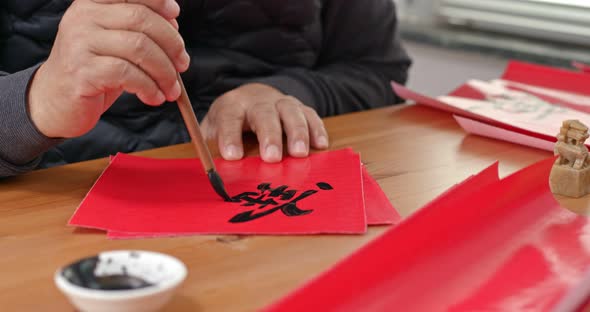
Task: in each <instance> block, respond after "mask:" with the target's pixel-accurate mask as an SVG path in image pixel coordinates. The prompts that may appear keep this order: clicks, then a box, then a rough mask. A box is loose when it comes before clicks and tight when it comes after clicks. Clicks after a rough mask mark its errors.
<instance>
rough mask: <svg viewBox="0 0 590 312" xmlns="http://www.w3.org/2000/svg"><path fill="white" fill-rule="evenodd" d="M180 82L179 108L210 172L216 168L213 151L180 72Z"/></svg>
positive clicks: (202, 161)
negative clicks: (210, 150)
mask: <svg viewBox="0 0 590 312" xmlns="http://www.w3.org/2000/svg"><path fill="white" fill-rule="evenodd" d="M178 83H179V84H180V90H181V93H180V97H179V98H178V100H177V103H178V108H179V109H180V114H182V119H184V123H185V124H186V128H187V130H188V133H189V135H190V137H191V141H192V143H193V146H194V147H195V149H196V150H197V154H199V158H200V159H201V163H202V164H203V167H204V168H205V171H206V172H209V171H211V170H215V163H214V162H213V158H211V153H210V152H209V148H208V147H207V144H206V143H205V139H204V138H203V134H202V133H201V128H199V122H198V121H197V116H196V115H195V111H194V110H193V106H192V105H191V101H190V99H189V98H188V94H187V93H186V89H185V87H184V83H183V82H182V78H181V77H180V74H178Z"/></svg>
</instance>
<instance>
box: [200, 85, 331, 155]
mask: <svg viewBox="0 0 590 312" xmlns="http://www.w3.org/2000/svg"><path fill="white" fill-rule="evenodd" d="M201 126H202V129H203V132H204V134H205V135H206V136H207V138H209V139H216V140H217V143H218V146H219V149H220V152H221V155H222V156H223V158H225V159H228V160H236V159H241V158H242V157H243V156H244V148H243V143H242V134H243V132H244V131H250V130H251V131H252V132H254V133H255V134H256V136H257V139H258V142H259V145H260V146H259V148H260V155H261V157H262V159H263V160H264V161H266V162H278V161H280V160H281V159H282V157H283V155H282V154H283V131H284V133H285V134H286V136H287V146H288V148H287V150H288V152H289V155H291V156H293V157H306V156H307V155H308V154H309V149H310V146H311V147H314V148H318V149H325V148H327V147H328V134H327V132H326V129H325V128H324V123H323V122H322V120H321V119H320V117H319V116H318V114H317V112H316V111H315V110H314V109H313V108H311V107H309V106H306V105H304V104H303V103H301V102H300V101H299V100H297V99H296V98H294V97H292V96H287V95H285V94H283V93H281V92H280V91H279V90H277V89H275V88H273V87H270V86H267V85H264V84H260V83H251V84H246V85H243V86H241V87H239V88H236V89H234V90H232V91H230V92H227V93H225V94H224V95H222V96H220V97H219V98H218V99H217V100H215V102H213V104H212V105H211V107H210V108H209V112H208V113H207V115H206V116H205V119H204V120H203V122H202V123H201Z"/></svg>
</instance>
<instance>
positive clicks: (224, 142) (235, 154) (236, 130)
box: [217, 114, 244, 160]
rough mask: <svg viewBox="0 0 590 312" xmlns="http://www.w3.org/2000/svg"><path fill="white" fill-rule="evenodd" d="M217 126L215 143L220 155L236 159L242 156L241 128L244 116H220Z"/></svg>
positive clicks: (228, 158) (227, 158)
mask: <svg viewBox="0 0 590 312" xmlns="http://www.w3.org/2000/svg"><path fill="white" fill-rule="evenodd" d="M218 120H219V126H218V127H217V145H218V146H219V151H220V152H221V156H222V157H223V158H224V159H226V160H238V159H242V157H244V148H243V143H242V130H243V126H244V116H240V115H237V114H227V115H223V116H221V118H219V119H218Z"/></svg>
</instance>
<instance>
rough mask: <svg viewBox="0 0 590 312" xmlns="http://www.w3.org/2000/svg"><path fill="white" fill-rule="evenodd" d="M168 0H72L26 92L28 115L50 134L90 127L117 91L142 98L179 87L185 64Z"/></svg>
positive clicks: (168, 96) (158, 99) (172, 96)
mask: <svg viewBox="0 0 590 312" xmlns="http://www.w3.org/2000/svg"><path fill="white" fill-rule="evenodd" d="M179 13H180V8H179V6H178V4H177V3H176V1H174V0H76V1H74V2H73V4H72V5H71V7H70V8H69V9H68V11H67V12H66V13H65V15H64V17H63V19H62V21H61V23H60V25H59V31H58V34H57V38H56V40H55V44H54V46H53V49H52V51H51V54H50V55H49V58H48V59H47V61H46V62H45V63H44V64H43V65H41V67H40V68H39V70H38V71H37V72H36V74H35V76H34V78H33V80H32V83H31V85H30V89H29V94H28V99H29V101H28V103H29V111H30V114H31V119H32V121H33V123H34V124H35V125H36V126H37V128H38V129H39V131H41V132H42V133H43V134H45V135H46V136H48V137H65V138H68V137H75V136H80V135H82V134H84V133H86V132H88V131H89V130H90V129H92V128H93V127H94V126H95V125H96V123H97V122H98V120H99V118H100V115H101V114H103V113H104V112H105V111H106V110H107V109H108V108H109V107H110V106H111V105H112V104H113V102H114V101H115V100H116V99H117V98H118V97H119V96H120V95H121V94H122V92H123V91H127V92H129V93H134V94H136V95H137V96H138V97H139V99H140V100H141V101H143V102H144V103H146V104H148V105H160V104H162V103H163V102H164V101H165V100H168V101H174V100H176V99H177V98H178V96H179V95H180V86H179V85H178V83H177V81H176V73H177V72H179V71H180V72H182V71H185V70H186V69H187V68H188V66H189V62H190V59H189V56H188V54H187V53H186V50H185V46H184V41H183V40H182V38H181V36H180V34H179V33H178V24H177V22H176V18H177V17H178V15H179Z"/></svg>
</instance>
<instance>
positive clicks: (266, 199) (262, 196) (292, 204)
mask: <svg viewBox="0 0 590 312" xmlns="http://www.w3.org/2000/svg"><path fill="white" fill-rule="evenodd" d="M316 185H317V187H318V188H319V189H320V190H332V189H334V188H333V187H332V186H331V185H330V184H328V183H326V182H319V183H317V184H316ZM288 188H289V187H288V186H286V185H281V186H279V187H277V188H274V189H272V188H271V187H270V183H260V184H259V185H258V187H257V189H258V191H259V192H244V193H241V194H239V195H237V196H234V197H233V198H232V201H235V202H242V203H243V204H242V206H246V207H251V206H255V205H259V208H258V209H263V208H266V207H267V206H276V207H273V208H271V209H269V210H266V211H263V212H259V213H254V211H255V210H248V211H246V212H242V213H239V214H237V215H235V216H234V217H233V218H231V219H230V220H229V222H230V223H242V222H248V221H252V220H256V219H258V218H262V217H265V216H268V215H270V214H272V213H274V212H276V211H278V210H280V211H281V212H282V213H283V214H284V215H285V216H287V217H297V216H303V215H306V214H310V213H312V212H313V209H308V210H304V209H300V208H299V207H297V202H299V201H301V200H303V199H305V198H307V197H309V196H311V195H313V194H315V193H317V192H319V190H307V191H304V192H303V193H301V195H299V196H297V197H296V198H295V199H293V200H291V201H289V202H287V203H283V204H281V205H279V203H277V202H276V201H275V199H279V200H283V201H285V200H289V199H292V198H293V197H294V196H295V195H296V194H297V190H289V189H288Z"/></svg>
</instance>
